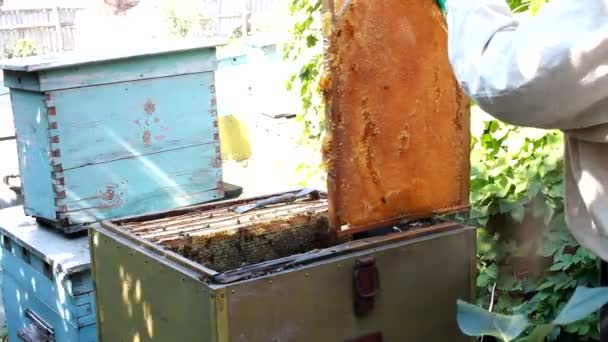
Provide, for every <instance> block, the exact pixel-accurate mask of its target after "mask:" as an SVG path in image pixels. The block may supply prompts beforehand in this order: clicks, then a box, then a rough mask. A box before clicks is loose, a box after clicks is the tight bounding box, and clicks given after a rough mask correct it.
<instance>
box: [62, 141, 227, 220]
mask: <svg viewBox="0 0 608 342" xmlns="http://www.w3.org/2000/svg"><path fill="white" fill-rule="evenodd" d="M218 148H219V146H218V144H217V143H211V144H204V145H198V146H193V147H188V148H182V149H176V150H171V151H166V152H162V153H155V154H150V155H147V156H142V157H138V158H128V159H120V160H116V161H112V162H108V163H102V164H95V165H89V166H84V167H79V168H76V169H70V170H66V171H64V178H65V192H66V198H65V199H64V200H63V201H61V202H59V203H58V205H59V206H60V207H61V206H65V211H64V212H62V213H60V216H61V217H66V218H68V219H69V222H70V223H72V224H77V223H88V222H96V221H100V220H106V219H115V218H119V217H126V216H134V215H142V214H149V213H153V212H159V211H166V210H170V209H174V208H180V207H184V206H188V205H193V204H197V203H203V202H207V201H210V200H213V199H218V198H221V197H223V190H222V189H221V183H220V182H221V179H222V169H221V163H220V162H219V160H218V159H217V149H218Z"/></svg>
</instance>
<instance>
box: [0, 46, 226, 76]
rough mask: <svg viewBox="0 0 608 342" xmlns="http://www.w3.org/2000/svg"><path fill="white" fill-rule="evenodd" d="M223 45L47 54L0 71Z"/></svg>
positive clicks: (13, 62)
mask: <svg viewBox="0 0 608 342" xmlns="http://www.w3.org/2000/svg"><path fill="white" fill-rule="evenodd" d="M225 44H226V41H224V40H212V41H208V42H206V43H204V44H192V43H191V42H182V41H179V42H176V43H172V44H164V45H162V46H160V47H158V46H137V47H133V48H132V49H128V50H115V51H113V50H109V51H105V52H101V53H100V51H90V52H67V53H61V54H49V55H43V56H33V57H24V58H16V59H10V60H4V61H0V69H3V70H11V71H25V72H34V71H44V70H50V69H60V68H65V67H73V66H79V65H84V64H93V63H103V62H108V61H116V60H121V59H127V58H133V57H143V56H153V55H160V54H168V53H176V52H184V51H191V50H199V49H209V48H215V47H217V46H220V45H225Z"/></svg>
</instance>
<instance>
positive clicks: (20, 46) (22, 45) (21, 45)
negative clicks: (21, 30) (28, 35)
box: [2, 39, 38, 59]
mask: <svg viewBox="0 0 608 342" xmlns="http://www.w3.org/2000/svg"><path fill="white" fill-rule="evenodd" d="M37 54H38V48H37V47H36V42H34V41H33V40H29V39H19V40H18V41H17V43H16V44H15V46H14V47H13V48H8V47H6V46H5V47H4V51H3V53H2V55H3V56H2V57H3V58H7V59H9V58H22V57H30V56H36V55H37Z"/></svg>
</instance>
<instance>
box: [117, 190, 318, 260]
mask: <svg viewBox="0 0 608 342" xmlns="http://www.w3.org/2000/svg"><path fill="white" fill-rule="evenodd" d="M251 202H253V201H249V202H244V201H236V202H233V203H234V204H230V203H229V204H221V205H217V206H214V205H204V206H201V207H198V208H195V209H191V210H183V211H176V212H173V213H168V214H159V215H157V217H145V218H139V219H133V220H126V221H122V222H118V223H117V224H118V225H119V226H120V227H121V228H123V229H126V230H127V231H128V232H130V233H132V234H135V235H136V236H138V237H140V238H143V239H145V240H148V241H150V242H152V243H155V244H158V245H161V246H163V247H165V248H167V249H169V250H172V251H174V252H177V253H178V254H180V255H182V256H184V257H186V258H187V259H190V260H193V261H196V262H198V263H200V264H202V265H204V266H206V267H208V268H210V269H213V270H215V271H219V272H221V271H226V270H231V269H236V268H239V267H243V266H247V265H250V264H255V263H259V262H263V261H267V260H274V259H279V258H283V257H287V256H291V255H294V254H298V253H304V252H308V251H311V250H315V249H320V248H324V247H327V245H326V243H327V241H328V240H327V232H328V224H327V200H326V199H301V200H298V201H295V202H293V203H285V204H276V205H271V206H269V207H266V208H263V209H258V210H254V211H251V212H248V213H244V214H237V213H235V212H234V211H233V210H234V209H235V208H236V207H237V206H238V205H242V204H243V203H251Z"/></svg>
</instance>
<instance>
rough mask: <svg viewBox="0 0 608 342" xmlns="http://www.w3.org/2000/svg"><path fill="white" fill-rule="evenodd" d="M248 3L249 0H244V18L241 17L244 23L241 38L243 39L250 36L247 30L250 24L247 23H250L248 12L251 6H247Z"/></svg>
mask: <svg viewBox="0 0 608 342" xmlns="http://www.w3.org/2000/svg"><path fill="white" fill-rule="evenodd" d="M247 2H248V0H243V13H242V17H241V21H242V22H241V36H242V37H247V35H248V32H247V31H248V29H247V27H248V26H249V25H248V22H247V21H248V18H247V17H248V11H249V8H248V7H249V6H247V5H248V4H247Z"/></svg>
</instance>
